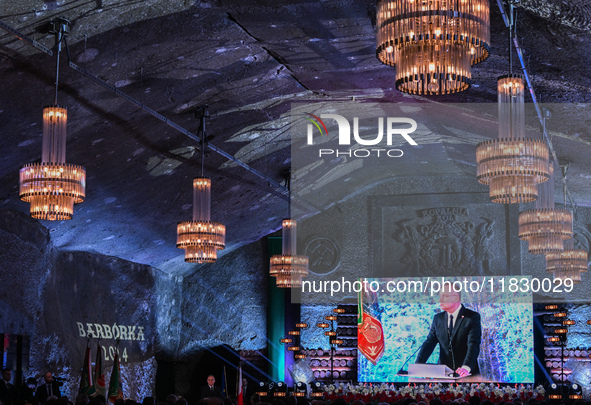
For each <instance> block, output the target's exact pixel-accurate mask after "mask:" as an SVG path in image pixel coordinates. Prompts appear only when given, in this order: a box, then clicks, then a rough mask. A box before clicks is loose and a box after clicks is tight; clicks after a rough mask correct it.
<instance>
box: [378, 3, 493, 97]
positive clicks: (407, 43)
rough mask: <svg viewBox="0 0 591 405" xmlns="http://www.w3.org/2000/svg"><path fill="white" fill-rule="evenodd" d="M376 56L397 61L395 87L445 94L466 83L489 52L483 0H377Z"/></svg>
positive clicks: (486, 10) (486, 7) (486, 8)
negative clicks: (474, 67) (474, 68)
mask: <svg viewBox="0 0 591 405" xmlns="http://www.w3.org/2000/svg"><path fill="white" fill-rule="evenodd" d="M376 20H377V24H376V25H377V41H376V56H377V58H378V59H379V60H380V61H381V62H383V63H385V64H387V65H389V66H394V65H396V88H397V89H398V90H400V91H402V92H405V93H411V94H428V95H437V94H450V93H456V92H459V91H463V90H466V89H467V88H468V87H470V79H471V77H472V72H471V66H472V65H474V64H476V63H479V62H482V61H483V60H485V59H486V58H487V57H488V54H489V42H490V15H489V1H488V0H462V1H458V0H378V4H377V16H376Z"/></svg>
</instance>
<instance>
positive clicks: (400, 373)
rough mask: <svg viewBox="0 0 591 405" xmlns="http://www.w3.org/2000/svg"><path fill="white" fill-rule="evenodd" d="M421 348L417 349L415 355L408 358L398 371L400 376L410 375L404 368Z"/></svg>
mask: <svg viewBox="0 0 591 405" xmlns="http://www.w3.org/2000/svg"><path fill="white" fill-rule="evenodd" d="M420 348H421V346H419V347H417V350H415V351H414V353H413V354H411V355H410V356H408V358H407V359H406V361H405V362H404V364H403V365H402V367H400V370H398V375H408V371H407V370H405V369H404V367H405V366H406V365H407V364H408V362H409V360H410V359H412V358H413V357H414V356H415V354H417V352H418V351H419V349H420Z"/></svg>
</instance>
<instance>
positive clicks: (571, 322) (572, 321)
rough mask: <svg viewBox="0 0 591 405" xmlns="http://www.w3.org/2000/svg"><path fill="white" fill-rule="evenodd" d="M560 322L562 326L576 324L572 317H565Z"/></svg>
mask: <svg viewBox="0 0 591 405" xmlns="http://www.w3.org/2000/svg"><path fill="white" fill-rule="evenodd" d="M562 324H563V325H564V326H572V325H576V324H577V321H574V320H572V319H566V320H564V321H562Z"/></svg>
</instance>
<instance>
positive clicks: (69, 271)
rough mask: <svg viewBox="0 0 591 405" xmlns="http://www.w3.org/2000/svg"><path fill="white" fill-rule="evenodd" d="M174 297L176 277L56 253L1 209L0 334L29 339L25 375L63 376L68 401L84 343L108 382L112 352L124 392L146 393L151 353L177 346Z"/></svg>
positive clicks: (39, 229) (39, 231) (36, 231)
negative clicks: (118, 363) (117, 360)
mask: <svg viewBox="0 0 591 405" xmlns="http://www.w3.org/2000/svg"><path fill="white" fill-rule="evenodd" d="M176 297H180V284H179V283H178V280H176V279H174V278H171V277H169V276H168V275H164V274H163V273H162V272H160V271H159V270H157V269H154V268H152V267H150V266H145V265H140V264H136V263H131V262H128V261H125V260H121V259H118V258H115V257H110V256H104V255H99V254H95V253H89V252H64V251H58V250H57V249H54V248H52V245H51V243H50V240H49V232H48V231H47V229H46V228H44V227H43V226H42V225H40V223H39V222H37V221H35V220H32V219H30V218H29V217H28V216H27V215H26V214H23V213H19V212H16V211H7V210H3V211H0V310H1V312H0V332H2V333H10V334H22V335H28V336H29V337H30V362H29V368H28V369H25V370H24V376H25V377H30V376H34V377H38V378H39V377H41V375H42V374H43V373H45V372H46V371H48V370H51V371H53V372H54V374H56V375H59V376H60V377H64V378H66V380H67V381H66V383H65V386H64V389H63V391H64V393H65V394H66V395H69V396H70V397H74V396H75V395H76V393H77V390H78V384H79V381H80V369H81V367H82V363H83V357H84V352H85V348H86V345H87V343H90V346H91V349H92V354H91V355H92V360H93V361H94V358H95V353H96V351H97V346H98V345H100V346H101V347H102V348H103V350H104V352H103V367H104V371H105V376H106V377H107V385H108V381H109V376H110V373H111V368H112V365H113V359H114V356H115V353H116V351H117V350H118V351H119V354H120V358H121V369H122V382H123V389H124V393H125V395H126V396H129V397H132V398H136V399H142V398H143V397H144V396H147V395H152V392H153V388H154V379H155V376H156V360H155V353H157V354H158V355H162V356H170V355H174V353H175V352H176V349H177V346H176V343H175V342H178V328H177V327H176V323H178V316H175V314H176V313H177V312H178V305H176V303H177V302H178V298H176ZM175 334H176V335H175ZM158 336H161V337H158ZM9 366H10V367H13V368H14V367H15V366H16V365H15V364H10V365H9Z"/></svg>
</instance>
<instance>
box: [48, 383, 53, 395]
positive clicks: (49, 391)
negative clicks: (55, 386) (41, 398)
mask: <svg viewBox="0 0 591 405" xmlns="http://www.w3.org/2000/svg"><path fill="white" fill-rule="evenodd" d="M52 395H53V390H52V389H51V384H47V396H48V397H50V396H52Z"/></svg>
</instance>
